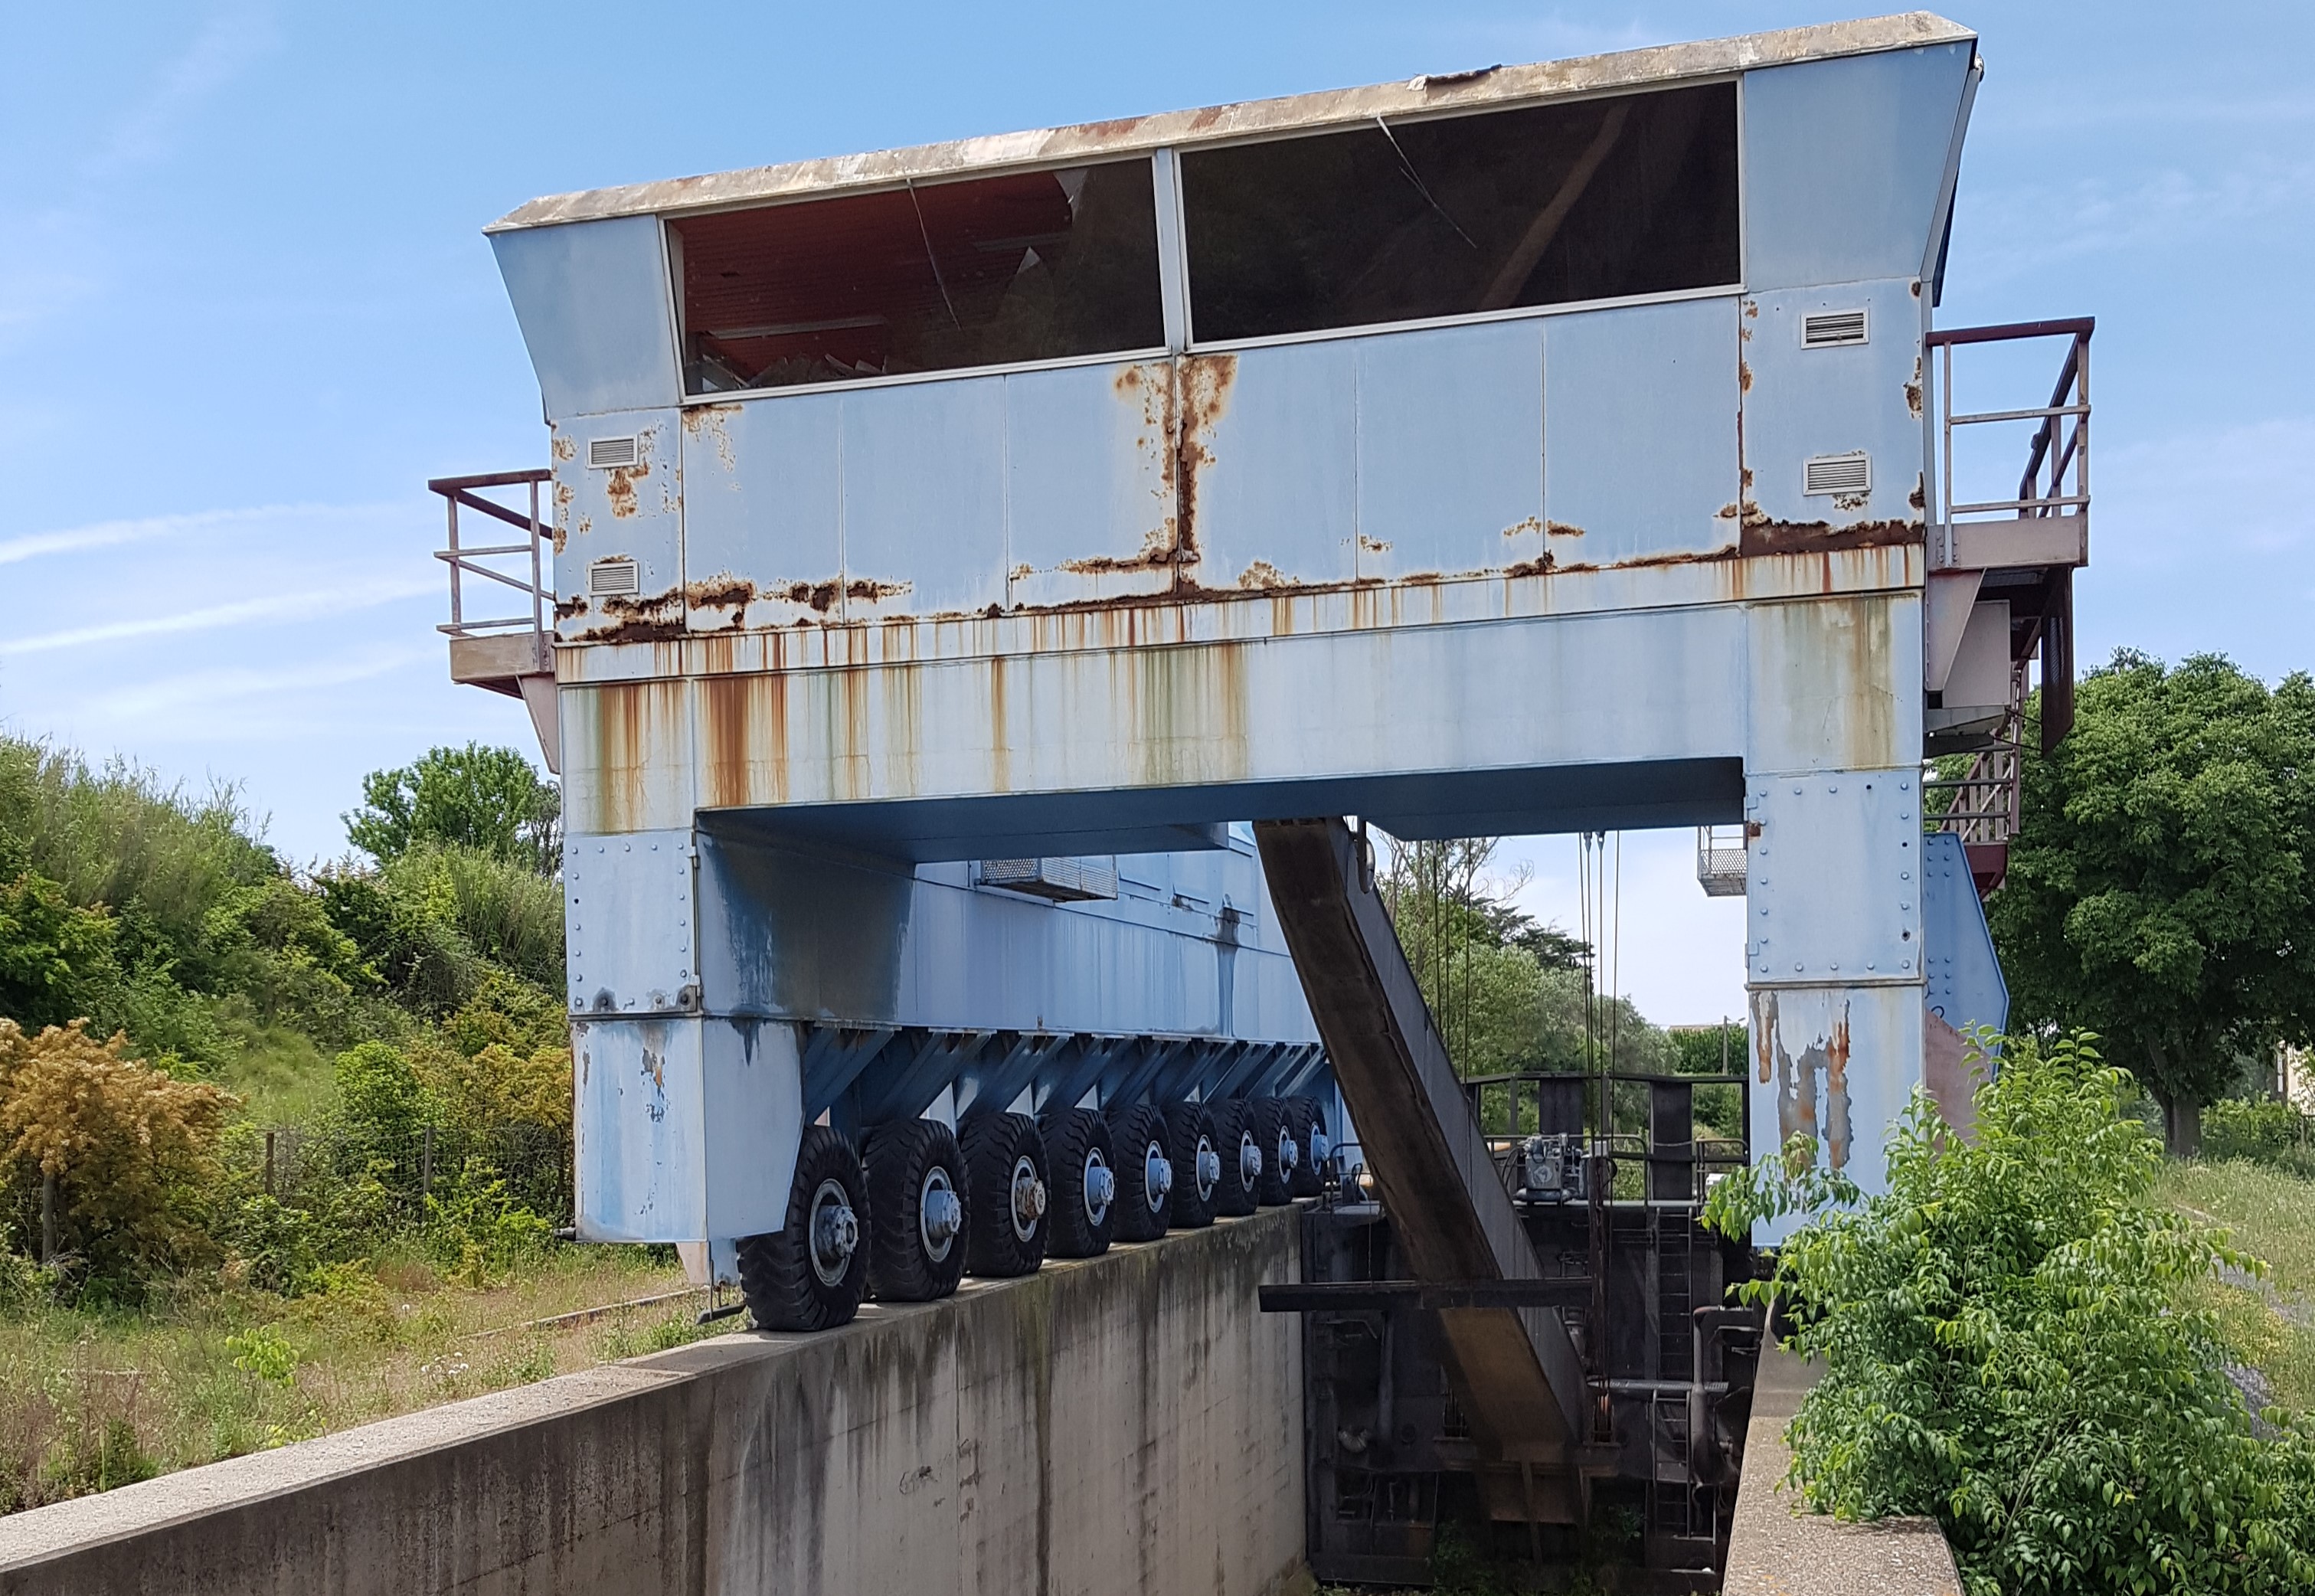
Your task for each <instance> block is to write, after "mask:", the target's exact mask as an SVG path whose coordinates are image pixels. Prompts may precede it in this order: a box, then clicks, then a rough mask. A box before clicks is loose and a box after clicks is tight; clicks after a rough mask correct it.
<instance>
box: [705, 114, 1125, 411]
mask: <svg viewBox="0 0 2315 1596" xmlns="http://www.w3.org/2000/svg"><path fill="white" fill-rule="evenodd" d="M667 226H668V230H669V232H670V234H672V235H673V237H672V239H671V240H670V259H671V260H672V261H673V262H675V265H676V271H677V276H678V279H679V284H680V289H679V291H680V293H681V296H682V301H681V306H680V310H681V324H682V327H683V345H684V348H683V375H684V391H685V392H686V393H687V394H718V393H731V392H735V391H741V390H745V389H751V388H780V387H794V386H804V385H810V384H815V383H829V382H847V381H852V380H856V379H858V378H861V377H891V376H897V375H900V374H905V373H917V372H932V371H944V370H958V369H964V368H972V367H980V366H998V365H1011V364H1015V363H1018V362H1023V361H1033V360H1051V359H1069V358H1071V357H1077V356H1085V355H1100V354H1122V353H1127V352H1130V351H1132V350H1148V349H1156V348H1158V347H1161V346H1162V345H1163V344H1164V342H1165V315H1164V310H1163V306H1162V305H1161V303H1160V300H1159V297H1158V213H1157V201H1156V196H1155V191H1154V189H1153V186H1152V183H1151V180H1150V168H1149V162H1148V161H1147V160H1140V159H1137V160H1131V161H1113V162H1104V163H1101V164H1095V165H1087V166H1072V167H1068V168H1065V169H1062V170H1060V171H1051V172H1026V173H1006V174H1005V175H1002V176H998V177H985V178H973V179H968V180H964V181H961V182H942V183H911V184H907V185H904V186H903V187H901V188H899V189H891V190H885V191H880V192H877V193H873V194H849V195H843V196H839V197H838V198H834V199H811V200H801V201H797V202H794V203H791V204H785V205H771V206H762V207H758V208H754V209H749V210H733V211H721V212H717V213H714V214H713V215H708V216H698V217H673V218H670V220H669V222H668V224H667Z"/></svg>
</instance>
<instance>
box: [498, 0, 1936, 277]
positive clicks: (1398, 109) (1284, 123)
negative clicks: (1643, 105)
mask: <svg viewBox="0 0 2315 1596" xmlns="http://www.w3.org/2000/svg"><path fill="white" fill-rule="evenodd" d="M1975 38H1976V35H1975V33H1974V32H1973V31H1971V30H1969V29H1967V28H1965V27H1962V26H1961V25H1960V24H1959V23H1956V22H1948V21H1947V20H1946V19H1945V18H1943V17H1941V16H1938V15H1937V14H1936V13H1934V12H1927V11H1914V12H1906V13H1903V14H1901V15H1896V16H1885V17H1870V18H1866V19H1863V20H1860V21H1857V22H1824V23H1820V24H1818V25H1816V26H1814V27H1807V28H1784V29H1779V30H1778V31H1774V32H1769V33H1747V34H1743V35H1740V36H1738V37H1735V38H1733V39H1713V40H1701V41H1699V42H1696V43H1691V44H1667V45H1659V46H1657V47H1655V48H1654V49H1637V50H1619V51H1617V52H1616V53H1614V54H1612V55H1604V56H1583V57H1579V58H1575V59H1573V60H1566V61H1539V62H1536V63H1534V64H1533V65H1530V66H1525V67H1488V68H1486V69H1485V70H1483V71H1479V72H1468V73H1455V74H1450V75H1435V76H1430V77H1417V78H1414V79H1412V80H1409V81H1406V82H1401V83H1388V84H1374V85H1371V86H1370V87H1367V88H1358V89H1328V90H1325V91H1322V92H1320V93H1311V94H1292V95H1289V96H1287V97H1285V98H1283V99H1278V100H1248V101H1245V102H1240V103H1238V104H1236V105H1215V106H1209V107H1207V108H1205V109H1204V110H1202V111H1165V112H1161V113H1159V114H1158V115H1155V116H1145V117H1127V118H1124V119H1122V120H1115V121H1106V122H1082V123H1079V124H1078V125H1077V126H1075V127H1069V128H1046V129H1038V130H1036V131H1033V132H1026V133H999V134H992V135H989V136H986V137H979V138H960V139H953V140H952V141H950V142H948V143H945V144H924V145H918V146H914V147H912V148H909V149H898V150H880V151H876V152H874V153H872V154H868V155H836V156H829V157H827V158H823V159H820V160H815V161H794V162H790V163H788V164H785V165H781V166H755V167H749V168H748V169H747V170H745V171H741V172H723V173H713V174H711V175H707V176H702V177H679V178H670V179H668V180H665V181H663V182H647V183H631V184H629V185H627V186H625V187H624V188H616V189H592V190H589V191H586V192H584V193H577V194H553V195H549V196H547V197H546V198H545V199H533V200H531V201H530V202H529V203H528V204H527V205H522V206H518V207H517V208H515V209H513V210H511V211H510V212H508V213H507V214H506V215H505V216H504V217H501V218H500V219H499V220H498V221H495V222H493V223H492V224H491V226H489V227H488V228H486V229H484V231H486V232H492V233H497V232H505V231H511V230H514V229H517V228H523V227H545V226H554V225H556V224H558V223H563V222H581V221H594V220H599V219H600V218H602V217H621V216H647V215H654V214H661V213H665V212H671V211H683V210H699V209H706V208H715V207H721V206H730V205H745V204H750V203H755V202H760V201H764V200H770V199H793V198H796V197H799V196H803V195H806V194H817V193H827V192H831V191H839V190H845V189H864V188H877V187H883V186H887V185H890V184H893V183H898V182H902V181H903V180H933V179H939V178H945V177H954V176H960V175H962V174H964V173H974V172H986V171H993V170H999V169H1003V168H1007V167H1023V166H1051V165H1055V164H1064V163H1069V162H1073V161H1084V160H1089V159H1096V158H1099V157H1103V156H1111V155H1122V154H1130V153H1132V152H1135V151H1143V150H1152V149H1157V148H1159V147H1162V146H1169V145H1170V146H1190V145H1198V144H1211V143H1219V142H1222V141H1226V140H1229V139H1238V138H1246V137H1262V136H1264V135H1270V134H1276V133H1284V132H1291V131H1296V130H1299V129H1321V128H1333V127H1349V126H1353V125H1356V124H1359V123H1362V122H1369V121H1371V120H1373V119H1374V118H1376V117H1406V116H1418V115H1423V114H1426V113H1431V112H1437V111H1468V110H1476V109H1477V108H1480V107H1483V106H1496V105H1506V104H1516V103H1521V102H1534V101H1539V100H1551V99H1557V98H1563V97H1566V96H1570V95H1578V94H1591V93H1602V92H1605V91H1611V90H1618V89H1630V88H1636V87H1639V86H1642V85H1644V84H1665V83H1673V82H1678V81H1680V80H1682V79H1690V78H1704V77H1716V76H1723V75H1727V74H1729V73H1734V72H1745V71H1751V70H1754V69H1757V68H1760V67H1785V66H1790V65H1792V64H1794V63H1796V62H1800V61H1821V60H1828V59H1832V58H1836V57H1840V56H1861V55H1871V54H1875V53H1877V52H1879V51H1883V50H1895V49H1913V48H1916V47H1918V46H1921V45H1929V44H1958V43H1965V42H1967V41H1970V40H1974V39H1975Z"/></svg>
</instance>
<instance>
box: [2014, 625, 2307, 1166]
mask: <svg viewBox="0 0 2315 1596" xmlns="http://www.w3.org/2000/svg"><path fill="white" fill-rule="evenodd" d="M2036 710H2037V706H2029V720H2031V719H2032V718H2034V713H2033V712H2035V711H2036ZM2026 744H2027V748H2028V749H2031V748H2033V747H2035V746H2036V737H2035V736H2034V735H2033V734H2032V732H2030V731H2029V732H2028V734H2027V738H2026ZM2023 796H2024V802H2023V823H2022V825H2021V827H2020V829H2019V831H2018V836H2017V838H2016V839H2015V840H2014V841H2013V842H2012V843H2011V845H2010V849H2009V879H2008V880H2007V882H2005V883H2004V884H2003V886H2002V888H2001V890H2000V891H1999V892H1997V893H1995V894H1994V895H1993V897H1992V899H1991V900H1990V902H1989V903H1988V905H1987V916H1988V918H1989V919H1990V920H1991V923H1992V927H1993V935H1994V940H1995V943H1996V944H1997V945H1998V946H1999V947H2000V953H2001V963H2002V969H2003V971H2004V972H2005V973H2006V974H2007V976H2008V978H2009V988H2010V998H2011V1004H2012V1006H2011V1010H2010V1012H2011V1015H2012V1018H2013V1023H2022V1024H2027V1025H2036V1026H2041V1027H2044V1028H2052V1027H2075V1026H2080V1027H2083V1028H2086V1029H2089V1030H2091V1031H2095V1032H2096V1033H2098V1034H2099V1035H2101V1036H2103V1037H2105V1038H2107V1042H2108V1045H2109V1046H2110V1047H2111V1048H2112V1049H2113V1050H2114V1051H2115V1054H2116V1056H2117V1057H2119V1058H2121V1059H2124V1060H2127V1061H2128V1063H2129V1066H2130V1068H2131V1070H2132V1073H2133V1075H2135V1076H2136V1077H2137V1078H2138V1079H2139V1080H2140V1081H2141V1082H2142V1084H2143V1085H2144V1086H2146V1087H2147V1089H2148V1090H2150V1091H2151V1092H2152V1093H2153V1094H2154V1096H2155V1098H2156V1100H2157V1101H2159V1102H2160V1104H2161V1105H2162V1108H2163V1117H2164V1125H2165V1134H2164V1141H2165V1143H2166V1145H2167V1146H2168V1147H2169V1150H2170V1152H2171V1153H2173V1154H2174V1155H2178V1156H2182V1157H2183V1156H2188V1155H2191V1154H2192V1153H2194V1152H2195V1149H2196V1148H2197V1147H2198V1146H2199V1144H2200V1141H2201V1113H2202V1105H2203V1104H2206V1103H2209V1102H2211V1101H2213V1100H2214V1099H2215V1098H2216V1097H2218V1096H2219V1095H2221V1094H2222V1092H2223V1091H2224V1090H2225V1089H2226V1087H2227V1086H2228V1084H2229V1083H2230V1081H2231V1079H2232V1077H2233V1076H2234V1073H2235V1069H2236V1060H2237V1059H2238V1058H2239V1057H2240V1056H2241V1055H2244V1054H2247V1053H2252V1052H2257V1051H2264V1050H2266V1048H2268V1047H2270V1046H2271V1045H2272V1044H2273V1043H2274V1042H2275V1041H2276V1040H2278V1039H2283V1040H2291V1041H2299V1042H2303V1041H2305V1040H2307V1038H2308V1036H2309V1032H2310V1024H2311V1021H2315V873H2311V868H2310V867H2311V865H2315V681H2311V680H2310V678H2308V677H2307V676H2306V675H2305V674H2304V673H2299V674H2294V675H2292V676H2290V677H2286V678H2284V680H2283V682H2282V683H2281V684H2280V685H2278V686H2277V687H2275V688H2274V689H2273V690H2271V691H2270V690H2269V689H2268V688H2267V687H2266V685H2265V684H2263V683H2261V682H2260V681H2258V680H2257V678H2254V677H2250V676H2248V675H2245V674H2244V673H2243V672H2242V671H2240V670H2239V669H2236V668H2235V667H2234V666H2233V665H2232V664H2231V663H2229V662H2228V661H2225V660H2224V659H2222V658H2220V657H2218V656H2216V655H2210V654H2203V655H2197V656H2195V658H2193V659H2190V660H2187V661H2186V662H2185V663H2183V664H2181V665H2180V666H2179V667H2178V669H2175V670H2170V669H2164V667H2163V666H2162V664H2161V663H2160V661H2154V660H2150V659H2148V658H2146V657H2145V656H2144V655H2142V654H2136V653H2132V652H2127V651H2124V652H2118V653H2116V654H2115V657H2114V659H2113V661H2111V662H2110V663H2109V664H2107V666H2106V667H2104V668H2103V669H2098V670H2096V671H2093V672H2091V673H2090V675H2089V677H2087V678H2085V679H2084V680H2083V682H2082V684H2081V688H2080V698H2079V707H2078V710H2077V714H2076V719H2075V723H2074V729H2073V732H2072V734H2071V736H2069V737H2068V738H2067V739H2066V740H2065V741H2064V742H2062V743H2061V744H2059V746H2058V748H2057V749H2056V750H2055V751H2054V752H2053V753H2051V754H2049V755H2047V756H2029V757H2028V758H2027V764H2026V769H2025V790H2024V795H2023Z"/></svg>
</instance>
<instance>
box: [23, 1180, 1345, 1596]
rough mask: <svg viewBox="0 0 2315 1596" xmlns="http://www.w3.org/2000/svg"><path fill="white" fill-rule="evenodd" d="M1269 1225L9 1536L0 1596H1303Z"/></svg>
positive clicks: (549, 1387) (463, 1419)
mask: <svg viewBox="0 0 2315 1596" xmlns="http://www.w3.org/2000/svg"><path fill="white" fill-rule="evenodd" d="M1298 1228H1299V1212H1298V1210H1292V1209H1285V1210H1273V1211H1270V1212H1266V1213H1264V1214H1261V1215H1258V1216H1256V1217H1255V1218H1253V1219H1245V1220H1239V1221H1236V1222H1233V1221H1229V1220H1223V1221H1222V1222H1220V1224H1218V1225H1217V1226H1215V1228H1213V1229H1211V1230H1205V1231H1192V1232H1185V1233H1181V1234H1177V1235H1175V1236H1172V1237H1167V1238H1166V1239H1165V1240H1163V1241H1159V1242H1154V1243H1151V1244H1149V1245H1148V1246H1121V1247H1117V1248H1114V1249H1113V1250H1112V1252H1111V1253H1110V1254H1109V1255H1107V1256H1106V1257H1104V1258H1100V1259H1096V1260H1093V1261H1090V1262H1087V1263H1080V1264H1047V1265H1046V1266H1045V1268H1044V1269H1043V1270H1042V1271H1041V1272H1039V1273H1037V1274H1035V1275H1033V1276H1030V1277H1028V1278H1026V1279H1024V1280H1018V1281H990V1282H968V1283H967V1285H966V1286H965V1288H964V1290H962V1291H961V1292H960V1293H959V1294H958V1295H957V1296H956V1297H955V1298H954V1299H951V1300H950V1301H947V1302H945V1303H936V1304H932V1305H928V1306H924V1307H916V1308H869V1309H866V1310H864V1312H863V1313H862V1315H861V1317H860V1319H859V1321H858V1322H857V1323H856V1324H854V1325H852V1326H849V1327H847V1328H846V1329H843V1330H839V1331H836V1332H832V1333H830V1334H824V1335H817V1336H775V1335H762V1334H747V1335H732V1336H725V1337H720V1338H718V1339H715V1340H713V1341H709V1342H704V1343H697V1344H696V1345H693V1346H689V1347H684V1348H679V1349H678V1350H677V1351H675V1352H664V1353H661V1354H658V1355H657V1356H654V1357H649V1358H640V1359H636V1360H634V1361H630V1362H627V1363H623V1364H617V1365H613V1366H611V1367H608V1368H605V1369H600V1370H592V1371H590V1372H587V1373H583V1374H575V1375H568V1376H564V1377H563V1378H561V1379H553V1380H548V1381H545V1382H544V1383H542V1384H539V1385H537V1386H531V1387H528V1388H523V1389H520V1390H514V1391H506V1392H501V1393H499V1394H497V1395H494V1396H490V1397H477V1398H475V1400H473V1401H469V1402H462V1403H457V1404H455V1405H451V1406H448V1407H443V1408H438V1409H435V1410H433V1411H431V1412H428V1413H422V1414H410V1415H408V1416H406V1417H404V1418H399V1419H390V1420H387V1421H386V1422H385V1423H377V1424H369V1425H365V1426H363V1427H362V1428H360V1429H358V1430H351V1431H348V1432H344V1433H342V1434H339V1435H334V1436H327V1437H324V1438H323V1439H321V1440H318V1441H307V1442H305V1443H303V1444H300V1445H297V1446H292V1447H285V1448H283V1449H281V1450H279V1451H273V1452H266V1453H262V1454H260V1455H257V1456H254V1457H248V1458H238V1459H233V1460H231V1461H229V1462H225V1463H217V1464H212V1465H210V1466H208V1467H202V1468H195V1469H189V1470H187V1471H185V1472H183V1473H182V1474H177V1475H172V1476H167V1477H165V1478H162V1479H157V1480H152V1481H148V1482H146V1484H143V1485H130V1486H127V1487H125V1488H123V1489H120V1490H118V1491H113V1492H110V1493H108V1494H104V1495H102V1496H93V1497H89V1498H86V1499H84V1500H82V1501H78V1502H69V1503H59V1504H58V1505H56V1506H54V1507H47V1508H41V1509H39V1510H37V1511H35V1512H28V1513H22V1514H19V1515H17V1516H15V1517H13V1518H10V1519H6V1520H0V1596H33V1593H35V1592H39V1593H40V1596H48V1593H49V1592H58V1593H61V1592H75V1593H87V1592H107V1593H108V1596H111V1593H119V1596H128V1593H129V1592H151V1593H153V1596H160V1593H161V1592H168V1593H169V1596H227V1593H231V1596H256V1593H260V1592H263V1593H268V1596H273V1593H279V1596H291V1593H293V1592H295V1593H297V1596H306V1593H308V1592H323V1591H326V1592H342V1593H344V1596H367V1593H369V1592H377V1593H378V1596H386V1593H388V1592H392V1593H394V1596H406V1593H408V1592H461V1593H473V1596H501V1593H504V1596H513V1593H516V1592H537V1593H540V1596H545V1593H546V1592H554V1596H610V1593H613V1592H654V1593H656V1592H683V1593H686V1596H690V1593H695V1592H696V1593H698V1596H709V1593H714V1596H724V1593H731V1596H738V1593H741V1592H749V1593H752V1592H781V1593H783V1596H785V1593H788V1592H796V1593H803V1592H831V1593H833V1592H863V1593H864V1596H865V1593H872V1592H897V1591H905V1592H909V1596H947V1593H951V1592H953V1593H954V1596H984V1593H985V1596H1016V1593H1019V1592H1053V1593H1060V1592H1102V1593H1103V1596H1112V1593H1119V1592H1149V1593H1152V1596H1157V1593H1161V1592H1162V1593H1170V1592H1184V1596H1186V1593H1187V1592H1198V1593H1199V1596H1240V1593H1242V1596H1284V1593H1285V1592H1299V1591H1301V1590H1303V1589H1306V1588H1307V1586H1308V1574H1307V1573H1306V1572H1305V1571H1304V1568H1303V1563H1302V1555H1303V1524H1302V1515H1303V1497H1302V1490H1303V1486H1302V1444H1301V1423H1302V1390H1301V1380H1302V1370H1301V1355H1300V1337H1299V1322H1298V1321H1297V1320H1296V1319H1295V1318H1294V1317H1293V1316H1291V1315H1284V1314H1280V1315H1268V1316H1265V1315H1263V1314H1261V1313H1258V1312H1257V1311H1256V1310H1255V1288H1256V1287H1257V1286H1258V1285H1260V1284H1262V1283H1263V1282H1264V1281H1288V1280H1292V1279H1295V1278H1297V1276H1298V1274H1299V1244H1298Z"/></svg>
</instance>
